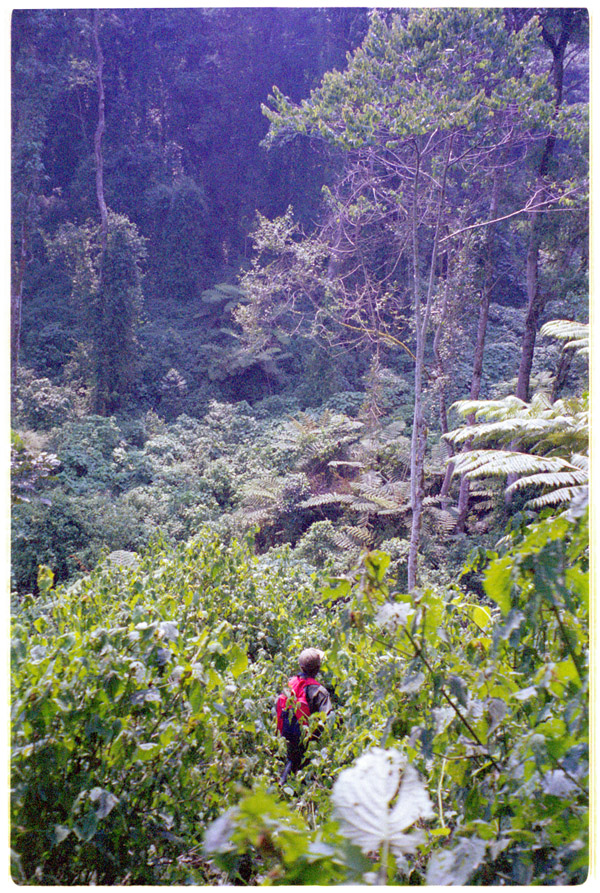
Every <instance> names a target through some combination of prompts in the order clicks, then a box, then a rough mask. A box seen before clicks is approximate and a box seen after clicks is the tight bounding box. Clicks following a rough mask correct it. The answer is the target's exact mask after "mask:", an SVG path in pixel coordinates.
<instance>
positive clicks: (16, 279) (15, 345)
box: [10, 188, 34, 398]
mask: <svg viewBox="0 0 600 893" xmlns="http://www.w3.org/2000/svg"><path fill="white" fill-rule="evenodd" d="M33 202H34V193H33V188H31V189H30V190H29V195H28V196H27V201H26V203H25V210H24V212H23V220H22V223H21V238H20V242H19V256H18V258H15V260H14V264H13V276H12V286H11V293H10V380H11V397H12V398H14V394H15V384H16V382H17V372H18V369H19V355H20V352H21V320H22V315H23V283H24V280H25V269H26V267H27V256H28V254H29V227H30V217H31V213H32V210H33Z"/></svg>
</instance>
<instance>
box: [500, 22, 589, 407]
mask: <svg viewBox="0 0 600 893" xmlns="http://www.w3.org/2000/svg"><path fill="white" fill-rule="evenodd" d="M557 13H558V14H559V16H560V21H561V31H560V35H559V37H558V39H555V38H554V37H553V35H552V34H551V33H550V31H549V29H548V27H547V26H546V25H542V36H543V38H544V40H545V42H546V44H547V45H548V46H549V47H550V50H551V52H552V59H553V81H554V91H555V100H554V105H555V110H556V112H557V111H558V109H559V108H560V105H561V103H562V98H563V82H564V63H565V52H566V49H567V46H568V43H569V39H570V37H571V32H572V28H573V23H574V14H575V11H574V10H573V9H561V10H557ZM555 145H556V138H555V137H554V135H552V134H550V136H548V137H547V139H546V143H545V146H544V152H543V155H542V159H541V162H540V167H539V172H538V174H539V181H540V183H541V184H542V185H543V179H544V177H545V176H546V174H547V172H548V165H549V163H550V159H551V158H552V155H553V154H554V149H555ZM541 226H542V214H541V213H540V212H539V211H536V212H535V213H534V214H533V215H532V220H531V227H530V236H529V245H528V248H527V262H526V284H527V315H526V318H525V331H524V333H523V341H522V344H521V360H520V364H519V373H518V377H517V387H516V391H515V394H516V396H517V397H519V398H520V399H521V400H524V401H525V402H527V401H528V400H529V388H530V380H531V368H532V365H533V354H534V350H535V342H536V337H537V329H538V322H539V319H540V316H541V314H542V312H543V310H544V306H545V304H546V296H545V295H543V294H542V292H541V291H540V288H539V253H540V247H541V243H542V233H541Z"/></svg>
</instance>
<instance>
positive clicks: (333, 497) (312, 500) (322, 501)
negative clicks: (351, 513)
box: [298, 493, 354, 509]
mask: <svg viewBox="0 0 600 893" xmlns="http://www.w3.org/2000/svg"><path fill="white" fill-rule="evenodd" d="M353 500H354V497H353V496H352V495H351V494H350V493H319V494H318V495H316V496H311V497H309V498H308V499H304V500H303V501H302V502H300V503H299V504H298V505H299V508H303V509H307V508H316V507H318V506H321V505H335V504H336V503H351V502H353Z"/></svg>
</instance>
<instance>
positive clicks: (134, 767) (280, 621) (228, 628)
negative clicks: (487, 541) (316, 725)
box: [11, 513, 589, 885]
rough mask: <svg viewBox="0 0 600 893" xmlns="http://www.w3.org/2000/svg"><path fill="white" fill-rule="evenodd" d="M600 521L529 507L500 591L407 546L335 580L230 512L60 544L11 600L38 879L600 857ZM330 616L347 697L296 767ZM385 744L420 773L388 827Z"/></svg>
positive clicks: (488, 876) (514, 871) (360, 874)
mask: <svg viewBox="0 0 600 893" xmlns="http://www.w3.org/2000/svg"><path fill="white" fill-rule="evenodd" d="M587 537H588V529H587V515H586V514H585V513H584V514H581V515H580V516H579V517H574V516H573V517H567V516H566V515H563V516H561V518H559V519H548V520H545V521H541V522H539V523H537V524H536V525H533V526H529V527H528V528H526V529H525V530H524V532H521V531H520V530H519V529H515V531H514V533H513V535H512V536H511V538H510V539H507V541H506V542H505V544H504V546H503V550H502V551H501V552H500V553H495V554H494V553H489V554H488V559H487V561H488V564H487V568H486V570H485V597H484V598H483V599H478V600H474V599H473V598H472V597H468V596H466V595H465V594H464V593H463V592H461V591H460V589H459V588H458V587H456V586H453V587H447V588H436V589H426V590H422V591H419V592H415V593H413V594H412V596H407V595H405V594H403V591H402V589H401V588H399V587H398V584H397V582H396V580H395V578H394V576H390V575H389V571H390V567H391V564H390V558H389V556H387V555H386V554H385V553H383V552H371V553H368V554H367V555H366V556H365V557H364V560H363V561H362V563H361V565H360V566H359V567H358V568H357V569H356V570H355V571H354V572H352V573H349V574H347V575H346V576H344V577H339V578H337V579H331V581H330V583H329V585H328V586H324V584H323V582H320V581H317V580H316V579H315V576H314V574H313V575H309V574H308V573H307V572H306V570H304V569H303V567H302V566H301V564H299V563H298V561H297V559H296V560H292V555H291V553H290V552H289V551H286V550H284V551H283V552H281V553H279V554H276V553H275V552H274V551H272V552H270V553H269V555H267V556H265V557H263V558H261V559H257V558H256V557H253V556H252V554H251V551H250V550H249V548H248V546H247V545H242V544H238V543H235V542H230V543H229V544H228V545H225V544H224V543H223V541H222V540H221V539H220V538H219V537H216V536H215V535H214V534H211V533H210V532H208V531H204V532H202V533H201V534H199V535H198V536H197V537H196V538H195V539H194V540H193V541H190V543H189V544H188V545H187V546H181V547H178V548H176V549H169V548H167V547H166V546H165V545H164V543H161V542H159V541H157V542H156V543H154V544H153V545H152V546H151V547H150V549H148V550H147V551H146V552H145V553H144V554H142V555H139V556H137V557H136V560H135V561H133V560H130V559H129V556H128V557H127V559H128V560H127V561H123V560H121V559H119V560H113V559H112V558H111V560H110V561H107V562H106V563H105V564H104V565H101V566H99V567H98V568H97V569H96V571H94V573H93V574H92V575H90V576H89V577H86V578H84V579H82V580H80V581H79V582H78V583H76V584H74V585H72V586H70V587H56V588H53V575H52V573H51V571H50V570H49V569H48V568H41V569H40V573H39V577H38V589H39V593H40V595H39V597H38V598H37V599H36V600H33V599H31V598H25V599H23V600H22V601H21V602H20V603H19V604H18V605H17V606H16V608H15V612H14V617H13V630H12V645H11V649H12V650H11V655H12V675H13V689H12V735H13V761H12V774H13V788H12V789H13V793H12V817H11V821H12V835H13V839H12V847H13V851H14V853H15V854H16V857H17V864H18V868H15V879H16V878H17V877H19V878H20V880H21V882H24V883H60V884H73V883H77V884H89V883H110V884H123V883H138V884H146V883H160V884H165V883H168V884H174V883H193V884H214V883H223V882H224V881H225V882H226V881H229V882H232V881H233V882H234V883H238V882H240V881H242V880H243V881H244V882H246V883H248V882H251V883H259V884H272V883H276V884H309V883H320V884H325V885H327V884H332V883H346V882H351V883H372V882H374V881H375V880H376V877H377V876H379V878H380V879H381V878H385V879H386V880H387V882H388V883H406V882H409V883H411V884H413V885H415V884H416V885H420V884H424V883H427V884H431V883H438V882H439V883H441V882H443V883H453V884H456V883H467V882H468V883H475V884H477V883H479V884H481V883H483V884H486V885H490V884H492V885H498V884H505V883H510V884H531V883H535V884H548V883H550V884H555V883H560V884H572V883H580V882H582V881H583V880H584V878H585V874H586V866H587V847H588V831H587V775H588V768H587V766H588V744H587V741H588V698H587V691H588V672H589V666H588V659H589V645H588V592H587V582H588V555H587V549H588V547H587V543H588V539H587ZM308 642H310V643H312V644H314V645H316V646H317V647H320V648H323V649H324V650H325V651H326V657H325V662H324V665H323V668H322V673H323V680H324V682H325V684H326V685H327V686H328V687H329V688H330V690H331V691H332V694H333V698H334V704H335V713H334V714H332V715H331V716H330V717H329V718H328V721H327V723H326V725H325V727H324V729H323V732H322V735H321V737H320V738H319V740H318V741H313V742H311V743H310V744H309V756H310V761H309V763H308V765H307V766H306V767H305V768H303V769H302V770H300V772H299V773H298V775H297V776H294V777H292V778H291V779H289V780H288V782H287V784H286V785H285V786H284V787H283V788H279V790H278V791H277V788H276V785H275V782H276V779H277V775H278V773H279V771H280V767H281V765H282V757H283V749H282V745H281V739H278V738H277V736H276V734H275V723H274V716H273V703H274V697H275V696H276V694H277V692H278V691H279V690H280V688H281V686H282V684H283V682H284V680H285V678H286V675H289V673H290V672H291V671H292V670H293V663H294V660H295V656H296V655H297V654H298V653H299V651H300V650H301V648H302V647H303V646H304V645H305V644H306V643H308ZM378 748H383V750H382V751H381V754H382V755H385V754H389V755H390V756H389V759H390V760H391V761H392V762H391V763H390V765H392V764H393V765H394V766H397V767H398V768H397V769H395V770H394V771H399V772H400V775H399V778H401V779H404V780H405V782H406V785H407V788H406V790H407V791H408V790H409V788H410V790H411V791H413V792H414V793H413V794H411V796H410V797H408V798H404V799H403V798H402V795H401V796H400V797H399V799H398V801H397V804H396V806H394V808H393V819H392V818H390V822H391V824H390V826H389V827H390V831H389V835H390V836H389V837H385V835H384V837H383V838H382V837H379V838H378V842H371V839H372V838H371V837H368V840H367V837H365V834H367V830H366V829H367V825H364V826H363V822H367V820H369V825H368V828H369V829H371V830H370V831H369V832H368V834H369V835H372V833H373V829H374V827H375V826H373V824H372V822H371V821H370V819H369V816H371V814H374V813H375V812H377V814H379V811H380V810H384V811H385V810H386V809H388V808H389V809H390V810H391V809H392V806H389V807H388V805H387V801H386V800H385V799H382V800H380V799H378V798H379V797H380V796H381V797H383V796H384V795H383V794H379V793H377V791H378V790H379V788H377V786H374V787H373V789H372V792H371V796H370V798H369V800H368V802H367V801H365V803H364V807H363V806H361V807H360V809H359V807H358V801H356V806H353V805H352V804H353V803H354V802H355V801H354V799H353V797H355V796H356V795H353V796H351V797H350V799H348V796H347V795H346V785H347V784H350V782H351V779H352V784H354V778H355V775H354V774H352V773H355V772H358V771H359V768H360V767H361V766H362V765H363V763H362V762H361V760H364V759H365V757H364V756H362V755H365V754H367V753H370V754H371V756H370V757H369V759H370V760H371V762H373V761H375V762H377V761H379V760H380V757H379V756H378V753H379V751H378V750H377V749H378ZM374 749H375V750H374ZM394 754H398V756H395V755H394ZM385 759H387V757H385ZM369 765H371V763H370V764H369ZM377 765H378V766H379V765H380V763H379V762H377ZM380 768H381V767H380ZM372 771H374V762H373V766H371V769H370V770H369V772H371V773H372ZM377 771H379V769H378V770H377ZM346 772H348V773H351V774H349V775H347V774H346ZM384 777H385V776H384ZM418 779H420V780H419V781H418ZM382 783H383V781H382ZM403 783H404V782H403ZM361 785H362V788H363V789H364V783H362V782H361ZM415 785H416V786H417V787H418V789H419V791H422V792H423V794H422V795H421V794H419V798H421V797H422V798H423V799H422V800H420V801H419V802H422V806H423V809H422V810H417V811H416V812H415V804H416V801H415V796H416V791H417V787H415ZM396 787H397V782H396ZM427 802H430V804H431V808H429V807H428V808H427V809H425V805H426V803H427ZM409 804H412V805H411V807H410V808H408V807H409ZM334 805H335V808H334ZM391 815H392V813H391ZM415 821H416V822H417V824H416V826H415V830H414V832H413V831H410V834H409V833H407V834H406V835H405V836H404V837H403V836H402V835H403V834H404V831H405V829H408V830H410V828H409V826H410V825H411V823H412V822H415ZM212 823H214V824H212ZM349 827H353V828H355V830H356V833H355V831H353V830H352V831H351V830H349ZM376 827H377V829H378V833H379V834H382V833H384V832H383V826H382V825H381V823H380V822H379V821H378V822H377V823H376ZM363 829H364V830H363ZM394 829H395V830H394ZM348 836H349V837H350V840H353V841H355V842H356V843H357V844H358V847H362V848H363V852H362V853H361V852H360V851H359V848H357V846H355V845H353V844H351V843H350V841H349V840H348ZM386 841H387V843H386ZM202 847H203V849H202Z"/></svg>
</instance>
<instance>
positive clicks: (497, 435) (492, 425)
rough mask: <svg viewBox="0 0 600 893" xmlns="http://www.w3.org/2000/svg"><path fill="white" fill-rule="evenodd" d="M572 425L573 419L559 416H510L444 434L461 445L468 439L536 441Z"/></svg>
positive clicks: (479, 441)
mask: <svg viewBox="0 0 600 893" xmlns="http://www.w3.org/2000/svg"><path fill="white" fill-rule="evenodd" d="M571 426H572V420H571V419H569V418H566V417H561V416H558V417H556V418H553V419H543V418H536V419H525V418H510V419H503V420H501V421H496V422H488V423H487V424H482V425H467V426H465V427H463V428H457V429H456V430H455V431H450V432H448V434H444V435H443V436H444V439H445V440H448V441H450V442H451V443H454V444H456V445H459V444H461V443H465V442H466V441H472V442H474V443H485V442H489V441H499V442H501V443H510V442H512V441H513V440H519V442H521V443H523V442H531V441H533V442H535V441H539V440H540V439H541V438H543V437H545V436H548V435H551V434H552V433H554V432H559V431H562V432H564V430H565V429H568V428H570V427H571Z"/></svg>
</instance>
